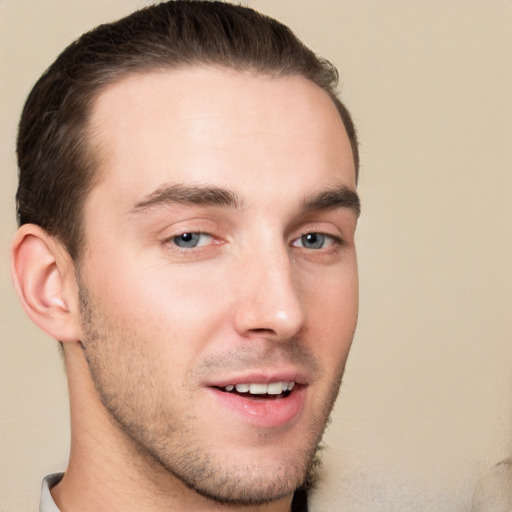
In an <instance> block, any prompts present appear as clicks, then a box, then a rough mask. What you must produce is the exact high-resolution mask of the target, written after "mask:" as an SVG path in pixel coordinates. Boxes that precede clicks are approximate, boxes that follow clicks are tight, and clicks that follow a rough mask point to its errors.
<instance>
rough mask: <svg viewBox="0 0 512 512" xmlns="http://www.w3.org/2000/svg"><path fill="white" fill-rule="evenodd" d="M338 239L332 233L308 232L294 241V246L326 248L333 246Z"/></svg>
mask: <svg viewBox="0 0 512 512" xmlns="http://www.w3.org/2000/svg"><path fill="white" fill-rule="evenodd" d="M336 242H337V240H336V239H335V238H334V237H333V236H330V235H324V234H322V233H306V234H305V235H302V236H301V237H300V238H297V239H296V240H294V241H293V242H292V245H293V246H294V247H304V248H305V249H325V248H327V247H331V246H332V245H334V244H335V243H336Z"/></svg>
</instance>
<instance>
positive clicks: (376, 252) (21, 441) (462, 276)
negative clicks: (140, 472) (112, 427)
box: [0, 0, 512, 512]
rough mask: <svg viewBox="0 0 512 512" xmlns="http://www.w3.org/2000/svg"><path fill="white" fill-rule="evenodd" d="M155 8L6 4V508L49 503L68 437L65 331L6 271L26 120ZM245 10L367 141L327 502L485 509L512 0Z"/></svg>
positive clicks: (355, 508)
mask: <svg viewBox="0 0 512 512" xmlns="http://www.w3.org/2000/svg"><path fill="white" fill-rule="evenodd" d="M144 3H145V2H144V1H142V0H139V1H137V0H122V1H121V0H101V1H91V0H89V1H87V2H81V1H79V0H76V1H75V0H31V1H26V0H24V1H23V0H0V52H1V53H0V58H1V61H0V73H1V75H0V76H1V81H0V87H1V90H0V93H1V94H0V100H1V112H0V155H1V158H0V162H1V166H0V171H1V172H0V209H1V210H0V254H1V257H0V337H1V344H0V350H1V352H0V408H1V409H0V482H1V485H0V511H2V512H11V511H12V512H14V511H28V510H36V509H37V505H36V504H37V502H38V494H39V485H40V479H41V477H42V476H43V475H44V474H45V473H48V472H51V471H54V470H59V469H63V468H64V467H65V464H66V457H67V451H68V441H69V431H68V419H67V416H68V412H67V402H66V401H67V392H66V384H65V376H64V373H63V369H62V364H61V362H60V360H59V356H58V353H57V348H56V344H55V343H54V342H53V341H52V340H50V339H48V338H47V337H46V336H45V335H44V334H42V333H40V332H39V331H38V330H37V329H36V328H35V327H33V326H32V325H31V324H30V323H29V321H28V319H26V317H25V315H24V313H23V312H22V310H21V308H20V306H19V305H18V303H17V300H16V298H15V295H14V293H13V290H12V287H11V284H10V278H9V277H8V245H9V240H10V238H11V236H12V234H13V232H14V229H15V224H14V200H13V197H14V193H15V187H16V164H15V158H14V154H13V148H14V140H15V128H16V124H17V119H18V116H19V113H20V110H21V107H22V103H23V101H24V98H25V96H26V94H27V93H28V91H29V88H30V87H31V85H32V84H33V82H34V81H35V80H36V78H37V77H38V76H39V75H40V74H41V72H42V71H43V70H44V68H45V67H46V66H47V65H48V64H49V63H50V62H51V61H52V60H53V59H54V58H55V56H56V55H57V53H58V52H59V51H60V50H61V49H63V47H64V46H65V45H67V44H68V43H69V42H71V41H72V40H73V39H74V38H75V37H76V36H78V35H79V34H80V33H81V32H82V31H84V30H86V29H88V28H90V27H92V26H93V25H95V24H98V23H100V22H103V21H106V20H110V19H115V18H116V17H119V16H121V15H123V14H125V13H128V12H130V11H131V10H132V9H133V8H134V7H136V6H137V5H143V4H144ZM247 3H248V4H249V5H253V6H255V7H257V8H260V9H261V10H263V11H264V12H268V13H270V14H272V15H275V16H276V17H278V18H279V19H281V20H282V21H284V22H286V23H288V24H290V25H291V26H292V27H293V28H294V29H295V30H296V31H297V32H298V33H299V35H301V37H303V38H304V39H305V40H306V41H307V42H308V43H309V44H310V45H311V46H312V47H313V48H314V49H315V50H317V51H319V52H320V53H321V54H323V55H325V56H327V57H328V58H329V59H330V60H332V61H334V63H335V64H336V65H337V66H338V67H339V70H340V74H341V82H342V90H343V94H342V97H343V99H344V100H345V102H346V103H347V105H348V106H349V108H350V109H351V110H352V112H353V114H354V118H355V121H356V123H357V125H358V127H359V132H360V137H361V143H362V148H361V151H362V178H361V183H360V191H361V195H362V200H363V212H364V213H363V216H362V218H361V221H360V227H359V251H360V272H361V314H360V321H359V328H358V333H357V335H356V341H355V346H354V348H353V351H352V354H351V357H350V359H349V364H348V369H347V373H346V378H345V383H344V389H343V393H342V395H341V399H340V401H339V402H338V406H337V408H336V411H335V414H334V417H333V423H332V425H331V427H330V429H329V431H328V435H327V438H326V442H327V444H328V446H329V448H328V449H327V450H326V452H325V467H326V469H328V470H329V471H328V475H326V477H325V481H324V483H323V488H322V489H321V492H319V493H318V495H317V497H316V499H315V503H316V505H317V507H318V510H322V511H324V512H328V511H342V510H343V511H348V512H363V511H364V512H381V511H382V512H384V511H386V512H387V511H390V512H391V511H407V512H410V511H413V512H414V511H421V512H425V511H432V512H434V511H435V512H444V511H446V512H448V511H450V512H452V511H453V512H458V511H465V510H468V509H469V504H470V500H471V493H472V489H473V487H474V484H475V482H476V480H477V478H478V477H479V476H481V475H482V474H483V473H485V471H487V470H488V469H489V468H490V467H491V466H492V465H493V464H494V463H496V462H498V461H499V460H500V459H503V458H505V457H506V456H507V455H509V454H510V453H511V452H512V339H511V338H512V321H511V314H510V313H511V306H512V258H511V254H512V201H511V197H512V171H511V168H510V164H511V162H512V155H511V146H512V144H511V140H510V135H511V121H510V120H511V116H512V97H511V91H512V80H511V69H510V63H509V59H510V54H511V53H510V52H511V50H512V39H511V35H510V33H511V31H510V27H511V18H512V16H511V14H512V13H511V11H512V2H511V1H509V0H490V1H479V2H472V1H462V2H461V1H455V0H448V1H444V2H426V1H423V2H422V1H400V2H393V1H379V0H373V1H370V0H364V1H360V2H355V1H344V0H340V1H336V0H331V1H322V0H254V1H250V2H247Z"/></svg>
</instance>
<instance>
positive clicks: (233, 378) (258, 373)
mask: <svg viewBox="0 0 512 512" xmlns="http://www.w3.org/2000/svg"><path fill="white" fill-rule="evenodd" d="M283 381H284V382H291V381H294V382H295V383H296V384H299V385H303V386H306V385H308V384H309V377H308V374H307V372H305V371H304V370H299V369H286V370H285V369H283V370H272V371H268V370H267V371H265V370H253V371H249V372H247V371H246V372H243V373H233V374H232V375H229V376H222V377H220V378H218V379H212V380H211V381H207V382H206V383H205V386H206V387H217V388H224V387H226V386H229V385H236V384H248V383H251V384H252V383H254V384H270V383H271V382H283Z"/></svg>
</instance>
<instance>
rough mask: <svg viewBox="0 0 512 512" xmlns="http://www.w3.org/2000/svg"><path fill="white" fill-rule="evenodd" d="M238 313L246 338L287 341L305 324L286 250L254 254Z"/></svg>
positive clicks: (242, 282) (238, 323)
mask: <svg viewBox="0 0 512 512" xmlns="http://www.w3.org/2000/svg"><path fill="white" fill-rule="evenodd" d="M243 269H244V271H243V275H242V276H241V277H240V280H239V286H238V288H239V290H240V294H239V297H238V302H237V305H236V311H235V324H236V330H237V332H238V333H239V334H240V335H241V336H243V337H254V336H263V337H266V338H269V339H275V340H280V339H281V340H285V339H287V338H291V337H293V336H294V335H296V334H297V333H298V332H299V331H300V330H301V329H302V327H303V324H304V311H303V304H302V302H301V297H300V294H299V290H298V286H297V285H298V282H297V281H298V279H297V276H294V272H293V262H292V261H291V259H290V257H289V255H288V252H287V251H286V248H285V247H280V248H277V249H275V250H273V251H269V250H267V251H258V252H256V253H253V254H252V255H251V256H250V258H249V261H248V264H247V265H244V266H243Z"/></svg>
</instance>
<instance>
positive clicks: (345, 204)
mask: <svg viewBox="0 0 512 512" xmlns="http://www.w3.org/2000/svg"><path fill="white" fill-rule="evenodd" d="M175 203H178V204H185V205H198V206H222V207H228V208H241V207H242V205H243V199H241V198H240V197H239V196H238V195H237V194H236V193H235V192H233V191H232V190H229V189H226V188H222V187H216V186H204V185H182V184H175V185H167V184H165V185H162V186H161V187H159V188H157V189H156V190H155V191H154V192H152V193H150V194H148V195H147V196H145V197H144V198H143V199H142V200H140V201H138V202H137V203H136V204H135V205H134V206H133V207H132V208H131V210H130V212H131V213H137V212H140V211H144V210H148V209H152V208H155V207H160V206H165V205H172V204H175ZM302 207H303V209H304V210H305V211H321V210H334V209H337V208H348V209H350V210H352V211H353V212H354V214H355V215H356V216H357V217H359V215H360V213H361V202H360V199H359V196H358V195H357V192H355V191H354V190H352V189H350V188H348V187H345V186H340V187H335V188H330V189H327V190H320V191H318V192H315V193H313V194H311V195H310V196H307V197H306V198H305V200H304V201H303V205H302Z"/></svg>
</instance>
